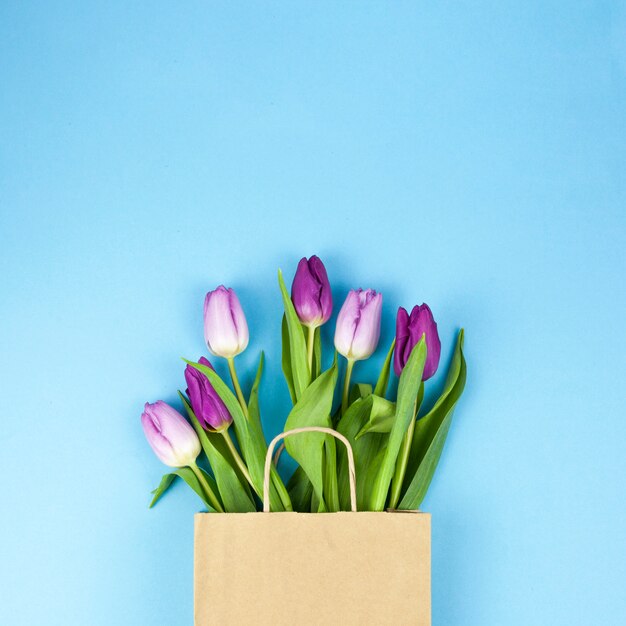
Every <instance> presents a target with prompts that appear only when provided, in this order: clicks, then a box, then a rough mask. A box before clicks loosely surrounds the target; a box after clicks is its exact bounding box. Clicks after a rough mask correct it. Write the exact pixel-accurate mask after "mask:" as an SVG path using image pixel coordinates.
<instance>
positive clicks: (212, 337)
mask: <svg viewBox="0 0 626 626" xmlns="http://www.w3.org/2000/svg"><path fill="white" fill-rule="evenodd" d="M204 338H205V340H206V343H207V346H208V347H209V350H210V351H211V352H212V353H213V354H215V356H223V357H225V358H227V359H230V358H232V357H234V356H237V355H238V354H240V353H241V352H243V351H244V350H245V349H246V347H247V346H248V340H249V339H250V336H249V334H248V323H247V322H246V317H245V315H244V314H243V309H242V308H241V304H240V303H239V298H237V294H236V293H235V292H234V291H233V290H232V289H226V287H224V286H223V285H220V286H219V287H218V288H217V289H216V290H215V291H209V293H207V295H206V298H205V299H204Z"/></svg>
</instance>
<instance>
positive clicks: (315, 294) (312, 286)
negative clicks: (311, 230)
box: [291, 256, 333, 371]
mask: <svg viewBox="0 0 626 626" xmlns="http://www.w3.org/2000/svg"><path fill="white" fill-rule="evenodd" d="M291 300H292V302H293V306H294V308H295V310H296V313H297V315H298V318H299V319H300V321H301V322H302V324H304V325H305V326H306V327H307V329H308V334H307V361H308V364H309V371H311V370H312V368H313V350H314V345H315V329H316V328H318V327H319V326H321V325H322V324H325V323H326V322H327V321H328V320H329V319H330V315H331V313H332V312H333V296H332V293H331V291H330V283H329V282H328V275H327V274H326V268H325V267H324V264H323V263H322V261H321V259H320V258H319V257H317V256H312V257H311V258H310V259H309V260H308V261H307V259H306V257H302V258H301V259H300V262H299V263H298V269H297V270H296V275H295V276H294V279H293V283H292V285H291Z"/></svg>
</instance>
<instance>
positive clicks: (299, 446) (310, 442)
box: [285, 363, 337, 505]
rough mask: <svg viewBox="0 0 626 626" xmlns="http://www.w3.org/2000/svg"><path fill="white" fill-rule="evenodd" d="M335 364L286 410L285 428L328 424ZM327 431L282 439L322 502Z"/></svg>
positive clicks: (333, 389)
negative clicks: (287, 412) (288, 410)
mask: <svg viewBox="0 0 626 626" xmlns="http://www.w3.org/2000/svg"><path fill="white" fill-rule="evenodd" d="M336 382H337V364H336V363H333V365H332V367H331V368H330V369H328V370H327V371H325V372H324V373H323V374H321V376H319V377H318V378H317V379H316V380H314V381H313V382H312V383H311V385H310V386H309V387H307V388H306V389H305V390H304V392H303V393H302V395H301V396H300V399H299V400H298V401H297V402H296V404H295V406H294V407H293V409H292V410H291V412H290V413H289V416H288V417H287V421H286V422H285V430H286V431H287V430H292V429H294V428H302V427H304V426H325V427H327V428H331V421H330V412H331V409H332V403H333V395H334V391H335V384H336ZM329 437H330V435H324V434H323V433H304V434H300V435H296V436H294V437H288V438H286V439H285V447H286V448H287V452H289V454H290V455H291V457H292V458H293V459H294V460H295V461H296V462H297V463H298V464H299V465H300V466H301V467H302V469H303V470H304V471H305V473H306V475H307V476H308V477H309V480H310V481H311V483H312V485H313V490H314V493H315V495H316V496H317V498H318V499H319V501H320V505H322V504H323V503H324V442H325V440H326V439H327V438H329Z"/></svg>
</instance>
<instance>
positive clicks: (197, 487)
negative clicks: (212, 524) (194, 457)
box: [150, 467, 217, 513]
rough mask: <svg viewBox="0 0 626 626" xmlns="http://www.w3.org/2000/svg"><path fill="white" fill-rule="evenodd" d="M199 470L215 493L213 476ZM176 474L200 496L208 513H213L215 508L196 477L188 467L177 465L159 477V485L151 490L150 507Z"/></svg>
mask: <svg viewBox="0 0 626 626" xmlns="http://www.w3.org/2000/svg"><path fill="white" fill-rule="evenodd" d="M200 471H201V472H203V474H204V477H205V478H206V480H207V482H208V483H209V485H210V486H211V489H213V491H214V493H215V494H217V485H216V484H215V481H214V480H213V478H212V477H211V476H209V474H207V473H206V472H205V471H204V470H202V469H200ZM176 476H178V477H180V478H182V479H183V480H184V481H185V482H186V483H187V484H188V485H189V486H190V487H191V488H192V489H193V490H194V491H195V492H196V493H197V494H198V495H199V496H200V498H201V500H202V502H204V505H205V506H206V508H207V510H208V511H209V512H210V513H215V509H214V508H213V507H212V506H211V505H210V504H209V502H208V500H207V498H206V495H205V493H204V489H203V488H202V485H201V484H200V482H199V481H198V478H197V477H196V475H195V474H194V473H193V471H192V470H191V469H190V468H188V467H179V468H178V469H175V470H173V471H171V472H170V473H169V474H165V476H163V478H161V482H160V483H159V486H158V487H157V488H156V489H155V490H154V491H152V494H153V495H154V497H153V498H152V502H150V508H152V507H153V506H154V505H155V504H156V503H157V502H158V501H159V500H160V499H161V496H162V495H163V494H164V493H165V492H166V491H167V489H168V488H169V486H170V485H171V484H172V482H173V481H174V478H176Z"/></svg>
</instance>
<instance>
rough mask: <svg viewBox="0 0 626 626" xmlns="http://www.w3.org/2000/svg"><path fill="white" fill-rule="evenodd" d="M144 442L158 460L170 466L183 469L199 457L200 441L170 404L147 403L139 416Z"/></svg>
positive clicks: (160, 402) (159, 402)
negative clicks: (144, 436)
mask: <svg viewBox="0 0 626 626" xmlns="http://www.w3.org/2000/svg"><path fill="white" fill-rule="evenodd" d="M141 425H142V426H143V432H144V433H145V435H146V439H147V440H148V443H149V444H150V446H151V448H152V449H153V450H154V453H155V454H156V455H157V456H158V457H159V459H160V460H161V461H162V462H163V463H165V465H169V466H170V467H186V466H188V465H191V464H193V463H195V461H196V458H198V455H199V454H200V440H199V439H198V435H196V433H195V431H194V429H193V428H192V427H191V425H190V424H189V422H188V421H187V420H186V419H185V418H184V417H183V416H182V415H181V414H180V413H179V412H178V411H177V410H176V409H173V408H172V407H171V406H169V404H166V403H165V402H162V401H161V400H159V401H158V402H154V403H153V404H150V403H149V402H146V405H145V407H144V410H143V413H142V414H141Z"/></svg>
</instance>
